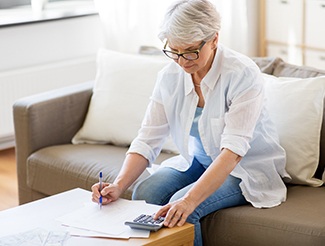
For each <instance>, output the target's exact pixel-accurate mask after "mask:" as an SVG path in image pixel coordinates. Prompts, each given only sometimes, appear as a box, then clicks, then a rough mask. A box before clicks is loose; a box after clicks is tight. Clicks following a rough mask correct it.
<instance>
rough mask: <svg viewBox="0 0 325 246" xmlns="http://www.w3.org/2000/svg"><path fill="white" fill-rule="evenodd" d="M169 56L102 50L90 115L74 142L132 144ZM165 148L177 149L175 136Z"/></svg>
mask: <svg viewBox="0 0 325 246" xmlns="http://www.w3.org/2000/svg"><path fill="white" fill-rule="evenodd" d="M169 62H170V59H168V58H166V57H165V56H146V55H136V54H124V53H120V52H116V51H110V50H105V49H101V50H100V51H99V52H98V57H97V77H96V81H95V85H94V89H93V95H92V98H91V101H90V105H89V109H88V113H87V117H86V119H85V122H84V124H83V126H82V128H81V129H80V130H79V132H78V133H77V134H76V135H75V136H74V138H73V139H72V143H74V144H80V143H92V144H106V143H111V144H115V145H118V146H129V145H130V144H131V142H132V140H133V139H134V138H135V137H136V135H137V132H138V130H139V128H140V126H141V122H142V119H143V117H144V114H145V111H146V108H147V105H148V103H149V98H150V96H151V93H152V90H153V88H154V85H155V82H156V77H157V74H158V72H159V71H160V70H161V69H162V68H163V67H164V66H165V65H167V64H168V63H169ZM163 149H164V150H167V151H172V152H177V151H176V147H175V145H173V142H172V140H171V138H168V141H167V142H166V144H165V145H164V146H163Z"/></svg>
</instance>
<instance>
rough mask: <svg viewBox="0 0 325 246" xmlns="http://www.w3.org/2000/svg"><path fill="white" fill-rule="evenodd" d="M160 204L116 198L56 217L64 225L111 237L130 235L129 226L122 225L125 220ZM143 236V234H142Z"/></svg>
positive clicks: (153, 210)
mask: <svg viewBox="0 0 325 246" xmlns="http://www.w3.org/2000/svg"><path fill="white" fill-rule="evenodd" d="M160 207H161V206H158V205H152V204H147V203H145V202H144V201H130V200H126V199H118V200H117V201H115V202H112V203H110V204H108V205H105V206H102V209H99V206H98V205H97V204H95V203H90V204H87V205H85V206H84V207H83V208H81V209H79V210H76V211H74V212H72V213H69V214H67V215H65V216H62V217H60V218H58V220H59V221H61V223H62V224H63V225H65V226H69V227H74V228H79V229H84V230H88V231H92V232H93V233H104V234H107V235H110V236H112V237H121V238H127V237H132V233H131V232H130V228H129V227H128V226H126V225H124V222H125V221H127V220H133V219H134V218H136V217H137V216H138V215H140V214H142V213H145V214H153V213H155V212H157V210H159V208H160ZM131 231H132V230H131ZM144 236H145V235H144Z"/></svg>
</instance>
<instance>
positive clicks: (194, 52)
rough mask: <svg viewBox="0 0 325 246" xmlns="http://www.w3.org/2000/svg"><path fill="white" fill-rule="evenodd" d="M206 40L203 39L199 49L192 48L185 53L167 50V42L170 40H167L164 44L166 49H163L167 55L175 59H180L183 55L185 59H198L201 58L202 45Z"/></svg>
mask: <svg viewBox="0 0 325 246" xmlns="http://www.w3.org/2000/svg"><path fill="white" fill-rule="evenodd" d="M205 43H206V42H205V41H202V43H201V44H200V47H199V48H198V49H197V50H191V51H186V52H183V53H178V52H175V51H171V50H166V47H167V44H168V42H166V44H165V46H164V49H163V50H162V51H163V52H164V53H165V55H166V56H167V57H169V58H171V59H173V60H178V59H179V57H180V56H181V57H183V58H184V59H186V60H189V61H194V60H197V59H199V53H200V51H201V49H202V47H203V46H204V45H205Z"/></svg>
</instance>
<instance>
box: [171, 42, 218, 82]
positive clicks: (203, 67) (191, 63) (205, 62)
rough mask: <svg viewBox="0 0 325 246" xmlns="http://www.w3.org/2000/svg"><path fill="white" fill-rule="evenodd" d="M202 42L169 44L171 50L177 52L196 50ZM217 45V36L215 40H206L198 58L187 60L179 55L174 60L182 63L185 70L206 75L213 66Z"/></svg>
mask: <svg viewBox="0 0 325 246" xmlns="http://www.w3.org/2000/svg"><path fill="white" fill-rule="evenodd" d="M201 45H202V42H196V43H193V44H191V45H183V46H173V45H172V44H171V45H169V48H170V50H171V51H174V52H177V53H179V54H180V53H183V52H189V51H196V50H198V49H199V48H200V46H201ZM216 45H217V36H216V38H214V39H213V40H210V41H208V42H206V43H205V44H204V45H203V46H202V48H201V50H200V51H199V58H198V59H197V60H186V59H185V58H184V57H182V56H179V58H178V59H177V60H174V61H175V62H176V63H178V65H180V66H181V67H182V68H183V69H184V71H185V72H187V73H189V74H195V73H198V74H201V75H202V76H204V75H205V74H206V73H207V72H208V71H209V69H210V68H211V65H212V62H213V58H214V55H215V50H216Z"/></svg>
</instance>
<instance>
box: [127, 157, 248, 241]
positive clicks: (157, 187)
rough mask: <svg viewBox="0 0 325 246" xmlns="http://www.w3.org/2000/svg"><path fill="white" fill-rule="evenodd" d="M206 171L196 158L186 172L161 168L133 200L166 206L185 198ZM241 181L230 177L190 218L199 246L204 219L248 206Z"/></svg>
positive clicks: (142, 183) (144, 181)
mask: <svg viewBox="0 0 325 246" xmlns="http://www.w3.org/2000/svg"><path fill="white" fill-rule="evenodd" d="M205 170H206V168H205V167H204V166H203V165H201V164H200V163H199V162H198V161H197V160H196V159H194V161H193V163H192V165H191V167H190V168H189V169H188V170H187V171H185V172H181V171H178V170H175V169H173V168H169V167H165V168H160V169H158V170H157V171H156V172H155V173H154V174H152V175H151V176H149V177H148V178H147V179H145V180H143V181H142V182H141V183H139V184H138V185H137V187H136V188H135V190H134V192H133V196H132V199H134V200H145V201H146V202H147V203H152V204H158V205H165V204H167V203H168V202H169V201H174V200H177V199H179V198H181V197H182V196H183V195H184V194H185V193H186V192H187V191H188V190H189V189H190V188H191V187H192V186H193V185H194V182H195V181H196V180H198V178H199V177H200V176H201V175H202V174H203V173H204V171H205ZM240 181H241V180H240V179H238V178H235V177H233V176H231V175H229V176H228V178H227V179H226V181H225V182H224V183H223V185H222V186H221V187H220V188H219V189H218V190H216V191H215V192H214V193H213V194H212V195H210V196H209V197H208V198H207V199H206V200H205V201H203V202H202V203H201V204H200V205H199V206H198V207H197V208H196V209H195V210H194V212H193V213H192V214H190V216H189V217H188V218H187V222H189V223H192V224H194V226H195V241H194V245H195V246H200V245H203V241H202V233H201V224H200V219H201V218H203V217H204V216H206V215H208V214H210V213H212V212H214V211H217V210H219V209H222V208H227V207H234V206H238V205H243V204H247V201H246V200H245V198H244V196H243V195H242V191H241V189H240V187H239V183H240Z"/></svg>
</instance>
